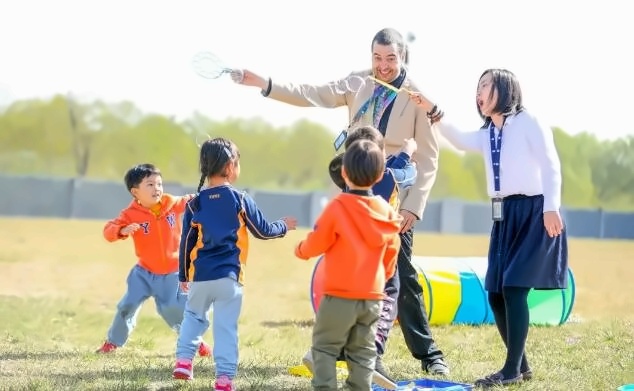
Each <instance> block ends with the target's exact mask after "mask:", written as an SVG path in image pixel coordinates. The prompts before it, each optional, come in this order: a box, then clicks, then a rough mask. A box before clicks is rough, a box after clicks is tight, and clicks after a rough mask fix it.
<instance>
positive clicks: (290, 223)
mask: <svg viewBox="0 0 634 391" xmlns="http://www.w3.org/2000/svg"><path fill="white" fill-rule="evenodd" d="M282 221H283V222H284V224H286V229H288V230H289V231H290V230H293V229H296V228H297V219H296V218H295V217H282Z"/></svg>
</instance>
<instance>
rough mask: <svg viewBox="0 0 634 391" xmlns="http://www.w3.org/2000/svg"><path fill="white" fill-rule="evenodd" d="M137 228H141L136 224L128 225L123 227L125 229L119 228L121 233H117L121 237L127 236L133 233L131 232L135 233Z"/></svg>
mask: <svg viewBox="0 0 634 391" xmlns="http://www.w3.org/2000/svg"><path fill="white" fill-rule="evenodd" d="M139 228H141V226H140V225H139V224H137V223H132V224H130V225H128V226H125V227H123V228H121V231H119V233H120V234H121V235H122V236H128V235H130V234H131V233H133V232H135V231H136V230H138V229H139Z"/></svg>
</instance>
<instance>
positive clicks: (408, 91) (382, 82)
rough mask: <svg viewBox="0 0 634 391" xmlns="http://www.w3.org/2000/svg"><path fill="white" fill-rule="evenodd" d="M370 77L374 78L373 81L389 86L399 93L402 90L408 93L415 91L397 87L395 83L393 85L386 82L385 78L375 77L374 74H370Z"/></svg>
mask: <svg viewBox="0 0 634 391" xmlns="http://www.w3.org/2000/svg"><path fill="white" fill-rule="evenodd" d="M368 79H370V80H372V81H373V82H375V83H378V84H380V85H382V86H383V87H385V88H389V89H390V90H392V91H394V92H396V93H397V94H398V93H399V92H401V91H405V92H407V93H408V94H411V93H413V91H412V90H408V89H407V88H396V87H394V86H393V85H391V84H389V83H386V82H384V81H383V80H379V79H377V78H376V77H373V76H368Z"/></svg>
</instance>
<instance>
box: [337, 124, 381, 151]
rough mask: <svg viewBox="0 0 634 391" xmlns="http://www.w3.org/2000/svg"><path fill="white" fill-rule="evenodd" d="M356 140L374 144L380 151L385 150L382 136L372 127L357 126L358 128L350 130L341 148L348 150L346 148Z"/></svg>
mask: <svg viewBox="0 0 634 391" xmlns="http://www.w3.org/2000/svg"><path fill="white" fill-rule="evenodd" d="M357 140H370V141H372V142H374V143H376V144H377V145H378V146H379V148H381V149H382V150H383V149H385V141H384V140H383V135H382V134H381V132H379V130H378V129H377V128H375V127H374V126H359V127H358V128H354V129H352V130H351V131H350V132H348V137H346V141H345V142H344V144H343V147H344V148H345V149H348V147H349V146H350V145H352V143H354V142H355V141H357Z"/></svg>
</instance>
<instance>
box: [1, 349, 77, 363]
mask: <svg viewBox="0 0 634 391" xmlns="http://www.w3.org/2000/svg"><path fill="white" fill-rule="evenodd" d="M83 355H84V353H83V352H71V351H68V352H59V351H57V352H25V351H17V352H1V353H0V361H3V360H38V361H39V360H60V359H73V358H77V357H81V356H83Z"/></svg>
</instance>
